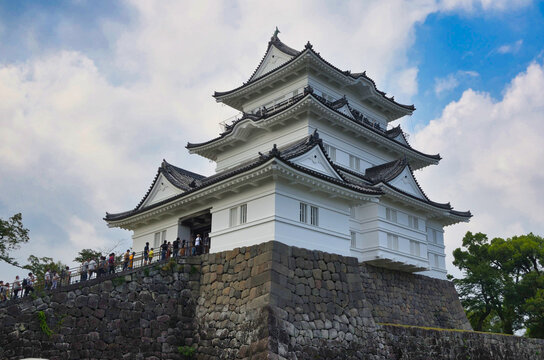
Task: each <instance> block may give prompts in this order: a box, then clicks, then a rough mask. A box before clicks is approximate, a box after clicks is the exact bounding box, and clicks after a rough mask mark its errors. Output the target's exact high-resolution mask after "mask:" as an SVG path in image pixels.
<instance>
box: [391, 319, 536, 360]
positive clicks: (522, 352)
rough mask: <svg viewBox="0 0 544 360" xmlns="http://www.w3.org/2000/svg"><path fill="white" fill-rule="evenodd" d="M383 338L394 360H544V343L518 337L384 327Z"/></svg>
mask: <svg viewBox="0 0 544 360" xmlns="http://www.w3.org/2000/svg"><path fill="white" fill-rule="evenodd" d="M380 334H381V335H382V337H383V339H384V344H385V346H386V348H387V352H388V354H389V357H388V358H387V359H392V360H413V359H448V360H456V359H477V360H499V359H504V360H509V359H527V360H529V359H533V360H536V359H544V341H543V340H541V339H528V338H520V337H517V336H509V335H499V334H489V333H478V332H473V331H470V332H468V331H444V330H433V329H422V328H416V327H401V326H393V325H383V326H381V327H380Z"/></svg>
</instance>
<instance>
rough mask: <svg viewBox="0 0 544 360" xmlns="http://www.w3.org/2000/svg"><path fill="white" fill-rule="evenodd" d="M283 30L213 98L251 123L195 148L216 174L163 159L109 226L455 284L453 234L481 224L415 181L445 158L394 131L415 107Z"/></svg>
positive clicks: (137, 235) (150, 237) (214, 247)
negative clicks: (349, 261)
mask: <svg viewBox="0 0 544 360" xmlns="http://www.w3.org/2000/svg"><path fill="white" fill-rule="evenodd" d="M277 33H278V31H276V33H275V34H274V36H272V38H271V39H270V41H269V42H268V48H267V50H266V53H265V55H264V57H263V58H262V60H261V62H260V64H259V65H258V66H257V69H256V70H255V71H254V72H253V74H252V75H251V76H250V77H249V80H248V81H247V82H245V83H244V84H243V85H241V86H238V87H236V88H235V89H232V90H229V91H224V92H215V94H214V97H215V99H216V101H217V102H221V103H223V104H226V105H228V106H230V107H232V108H234V109H236V110H238V111H240V112H241V115H240V116H239V117H237V118H236V119H235V120H234V121H232V122H231V123H223V126H222V128H223V129H222V130H223V131H222V132H221V133H220V134H219V136H218V137H216V138H214V139H211V140H208V141H205V142H200V143H188V144H187V149H188V150H189V152H190V153H191V154H198V155H200V156H203V157H205V158H207V159H209V160H212V161H214V162H215V163H216V164H217V167H216V173H215V174H214V175H211V176H203V175H199V174H196V173H194V172H191V171H188V170H185V169H182V168H180V167H177V166H174V165H172V164H170V163H168V162H166V161H163V162H162V164H161V165H160V167H159V168H158V171H157V173H156V176H155V178H154V180H153V183H152V184H151V186H150V188H149V190H148V191H147V193H146V194H145V195H144V197H143V199H142V200H141V201H140V203H139V204H138V205H137V206H136V207H135V208H134V209H133V210H130V211H126V212H122V213H116V214H110V213H106V217H105V218H104V219H105V220H106V222H107V223H108V226H110V227H119V228H123V229H127V230H132V231H133V232H134V234H133V237H132V238H133V249H135V250H138V251H139V250H141V249H143V248H144V245H145V243H146V242H149V243H150V244H151V246H152V247H153V246H154V247H155V248H158V247H159V245H160V244H162V242H163V241H164V240H168V241H173V240H175V239H176V238H177V237H178V236H179V237H180V239H185V240H190V239H192V238H194V237H195V236H196V234H202V235H204V234H209V237H210V239H211V247H210V252H212V253H213V252H220V251H224V250H230V249H234V248H237V247H241V246H250V245H255V244H259V243H263V242H266V241H271V240H275V241H279V242H282V243H285V244H287V245H290V246H297V247H302V248H307V249H316V250H321V251H326V252H330V253H336V254H340V255H344V256H352V257H356V258H357V259H358V260H359V261H361V262H366V263H369V264H372V265H375V266H380V267H386V268H391V269H396V270H401V271H406V272H417V273H419V274H423V275H427V276H431V277H434V278H439V279H445V278H446V265H445V247H444V236H443V235H444V230H443V229H444V227H445V226H447V225H451V224H455V223H458V222H466V221H468V220H469V219H470V217H471V216H472V215H471V214H470V212H469V211H466V212H465V211H456V210H453V208H452V207H451V205H450V204H449V203H446V204H443V203H437V202H434V201H432V200H430V199H429V198H428V197H427V196H426V195H425V193H424V192H423V190H422V189H421V187H420V186H419V184H418V182H417V180H416V179H415V177H414V170H419V169H422V168H424V167H426V166H429V165H436V164H438V162H439V161H440V159H441V157H440V155H438V154H436V155H435V154H425V153H422V152H420V151H418V150H416V149H414V148H412V147H411V146H410V144H409V143H408V141H407V138H406V136H405V135H404V132H403V130H402V129H401V128H400V126H396V127H393V126H391V125H389V123H390V122H393V121H395V120H397V119H399V118H401V117H403V116H406V115H411V114H412V113H413V111H414V110H415V108H414V106H413V105H403V104H400V103H398V102H396V101H395V100H394V98H393V97H388V96H386V94H385V93H384V92H382V91H380V90H378V89H377V88H376V84H375V83H374V81H373V80H372V79H371V78H369V77H368V76H367V75H366V74H365V72H362V73H354V72H350V71H343V70H340V69H338V68H336V67H335V66H334V65H332V64H330V63H329V62H327V61H326V60H325V59H323V58H322V57H321V56H320V55H319V53H318V52H316V51H315V50H314V49H313V46H312V45H311V44H310V43H309V42H308V43H307V44H306V46H305V47H304V49H302V50H301V51H298V50H295V49H293V48H291V47H289V46H287V45H285V44H284V43H283V42H281V41H280V39H279V38H278V35H277Z"/></svg>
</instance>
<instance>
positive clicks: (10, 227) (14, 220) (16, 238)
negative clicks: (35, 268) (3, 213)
mask: <svg viewBox="0 0 544 360" xmlns="http://www.w3.org/2000/svg"><path fill="white" fill-rule="evenodd" d="M28 240H29V237H28V229H26V228H25V227H24V226H23V216H22V215H21V213H18V214H15V215H13V216H12V217H10V218H9V220H7V221H6V220H3V219H0V260H2V261H5V262H7V263H8V264H11V265H14V266H19V264H18V263H17V261H15V259H14V258H12V257H11V256H10V252H11V251H13V250H17V249H19V247H20V246H21V244H23V243H26V242H28Z"/></svg>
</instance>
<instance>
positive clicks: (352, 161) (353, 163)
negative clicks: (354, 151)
mask: <svg viewBox="0 0 544 360" xmlns="http://www.w3.org/2000/svg"><path fill="white" fill-rule="evenodd" d="M349 167H350V168H351V169H353V170H357V171H359V169H360V168H361V162H360V160H359V158H358V157H357V156H353V155H350V156H349Z"/></svg>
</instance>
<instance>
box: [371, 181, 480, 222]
mask: <svg viewBox="0 0 544 360" xmlns="http://www.w3.org/2000/svg"><path fill="white" fill-rule="evenodd" d="M375 186H377V187H380V188H381V187H382V186H385V187H387V188H388V189H390V190H391V191H393V192H396V193H398V194H401V195H403V196H407V197H409V198H411V199H413V200H416V201H418V202H420V203H422V204H425V205H428V206H431V207H433V208H435V209H437V210H445V211H447V212H448V214H450V215H452V216H457V217H460V218H463V219H464V220H468V219H470V218H471V217H472V214H471V212H470V210H469V211H457V210H453V208H452V206H451V205H450V203H438V202H435V201H431V200H429V199H427V200H423V199H420V198H418V197H416V196H414V195H412V194H409V193H407V192H405V191H402V190H401V189H398V188H396V187H394V186H393V185H390V184H388V183H383V182H381V183H378V184H376V185H375Z"/></svg>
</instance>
